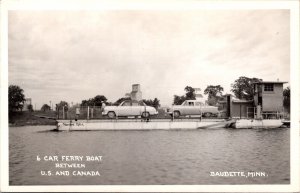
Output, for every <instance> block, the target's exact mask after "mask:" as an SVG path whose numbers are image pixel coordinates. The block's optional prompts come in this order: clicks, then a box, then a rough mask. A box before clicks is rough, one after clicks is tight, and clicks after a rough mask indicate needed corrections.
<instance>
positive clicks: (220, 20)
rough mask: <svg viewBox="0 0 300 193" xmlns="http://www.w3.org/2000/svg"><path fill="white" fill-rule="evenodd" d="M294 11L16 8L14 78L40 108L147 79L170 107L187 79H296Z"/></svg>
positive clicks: (202, 82)
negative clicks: (292, 49)
mask: <svg viewBox="0 0 300 193" xmlns="http://www.w3.org/2000/svg"><path fill="white" fill-rule="evenodd" d="M289 17H290V13H289V11H288V10H251V11H250V10H249V11H248V10H207V11H205V10H186V11H178V10H177V11H176V10H173V11H164V10H160V11H159V10H157V11H155V10H149V11H145V10H144V11H142V10H141V11H129V10H128V11H126V10H119V11H9V19H8V23H9V25H8V33H9V34H8V45H9V46H8V49H9V50H8V51H9V55H8V65H9V84H16V85H19V86H20V87H21V88H23V89H24V91H25V95H26V97H28V98H32V102H33V105H34V106H35V105H36V107H37V108H40V107H41V106H42V105H43V104H44V103H47V104H49V101H50V100H51V101H52V103H58V102H59V101H60V100H65V101H67V102H69V103H71V102H73V103H77V102H79V103H80V102H81V100H83V99H88V98H92V97H94V96H96V95H98V94H101V95H105V96H106V97H107V98H108V101H111V102H114V101H116V100H117V99H118V98H120V97H123V96H124V95H125V93H128V92H130V91H131V85H132V84H136V83H138V84H140V85H141V89H142V92H143V98H145V99H153V98H154V97H157V98H158V99H159V100H160V101H161V104H162V105H170V104H172V100H173V95H174V94H176V95H183V94H184V87H185V86H187V85H189V86H192V87H197V88H201V89H202V91H203V90H204V89H205V88H206V86H207V85H218V84H220V85H221V86H223V87H224V89H225V92H224V93H230V89H231V87H230V85H231V84H232V83H233V82H234V80H235V79H237V78H238V77H240V76H247V77H257V78H262V79H264V80H277V78H279V79H280V80H282V81H289V77H290V50H289V46H290V41H289V38H290V36H289V30H290V26H289Z"/></svg>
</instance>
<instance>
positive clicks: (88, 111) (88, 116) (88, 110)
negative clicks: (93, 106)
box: [87, 106, 90, 119]
mask: <svg viewBox="0 0 300 193" xmlns="http://www.w3.org/2000/svg"><path fill="white" fill-rule="evenodd" d="M89 118H90V107H89V106H88V108H87V119H89Z"/></svg>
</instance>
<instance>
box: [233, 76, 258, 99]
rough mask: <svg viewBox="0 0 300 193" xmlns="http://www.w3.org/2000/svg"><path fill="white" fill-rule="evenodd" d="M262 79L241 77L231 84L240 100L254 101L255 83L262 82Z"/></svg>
mask: <svg viewBox="0 0 300 193" xmlns="http://www.w3.org/2000/svg"><path fill="white" fill-rule="evenodd" d="M260 81H262V79H258V78H248V77H245V76H241V77H239V78H238V79H237V80H235V81H234V83H233V84H231V87H232V89H231V91H232V92H233V94H234V95H235V96H236V97H237V98H239V99H245V100H253V98H254V84H253V83H254V82H260Z"/></svg>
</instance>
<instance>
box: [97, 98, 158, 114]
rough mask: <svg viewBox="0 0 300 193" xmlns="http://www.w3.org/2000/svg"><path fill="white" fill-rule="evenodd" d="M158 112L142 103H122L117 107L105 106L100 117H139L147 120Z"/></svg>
mask: <svg viewBox="0 0 300 193" xmlns="http://www.w3.org/2000/svg"><path fill="white" fill-rule="evenodd" d="M157 114H158V112H157V110H156V109H155V108H154V107H151V106H147V105H146V104H145V103H144V102H143V101H139V102H138V101H130V100H126V101H123V102H122V103H121V104H120V105H119V106H105V107H104V109H103V112H102V115H104V116H108V117H109V118H116V117H129V116H135V117H136V116H141V117H142V118H149V117H150V116H153V115H157Z"/></svg>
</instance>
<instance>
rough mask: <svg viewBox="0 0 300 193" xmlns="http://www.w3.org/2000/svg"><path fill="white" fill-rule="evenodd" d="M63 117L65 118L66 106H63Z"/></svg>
mask: <svg viewBox="0 0 300 193" xmlns="http://www.w3.org/2000/svg"><path fill="white" fill-rule="evenodd" d="M63 119H65V106H63Z"/></svg>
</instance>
